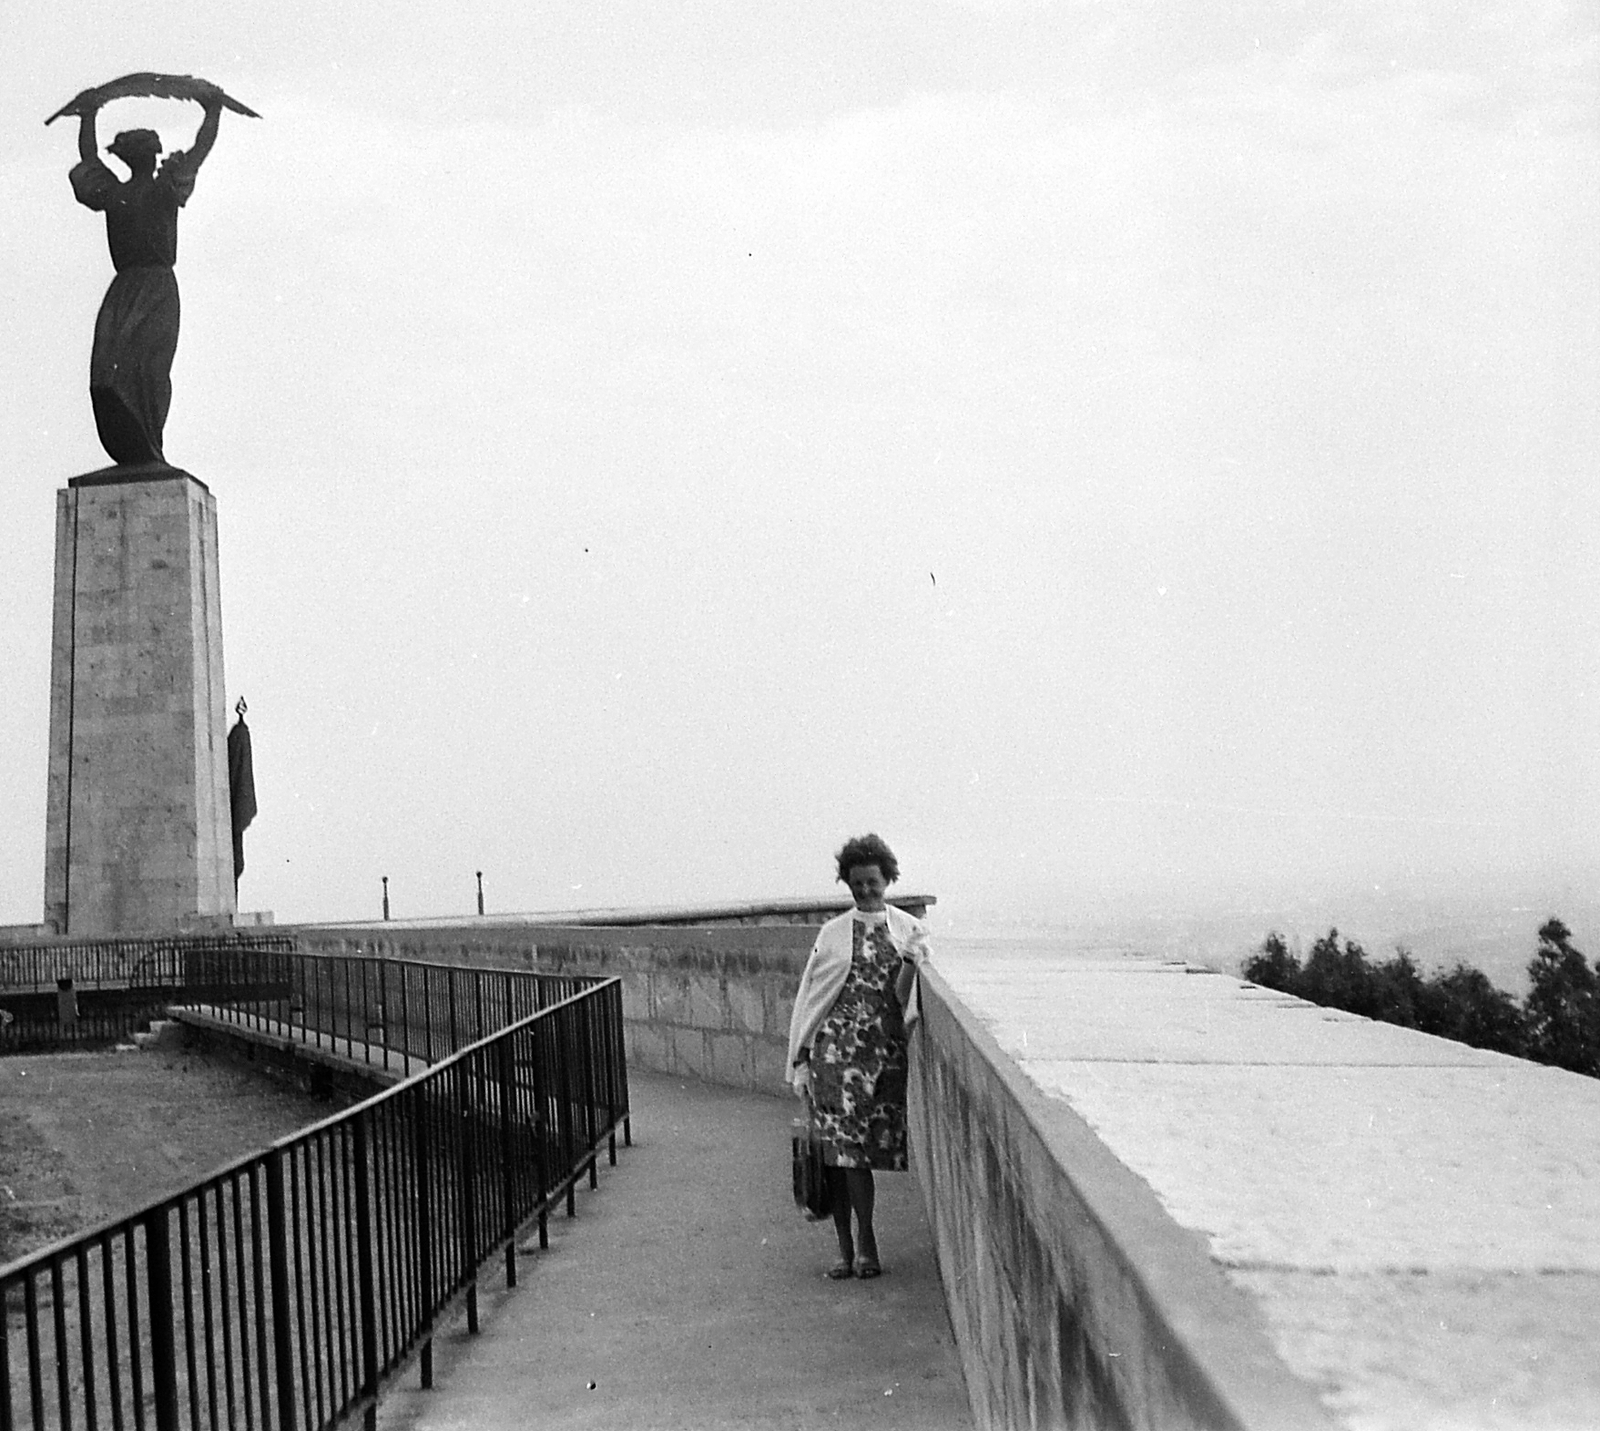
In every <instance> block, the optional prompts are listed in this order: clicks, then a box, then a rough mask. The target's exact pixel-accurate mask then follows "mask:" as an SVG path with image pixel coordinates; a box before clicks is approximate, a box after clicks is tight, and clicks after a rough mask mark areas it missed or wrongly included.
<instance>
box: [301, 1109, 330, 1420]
mask: <svg viewBox="0 0 1600 1431" xmlns="http://www.w3.org/2000/svg"><path fill="white" fill-rule="evenodd" d="M326 1144H327V1135H326V1134H319V1135H318V1136H317V1137H316V1139H315V1140H314V1141H313V1143H312V1144H308V1145H307V1148H306V1157H307V1163H306V1169H307V1177H308V1179H310V1180H311V1183H312V1184H313V1185H314V1189H315V1193H316V1199H315V1207H314V1208H313V1204H312V1190H313V1188H312V1186H308V1187H307V1189H306V1222H307V1223H308V1224H311V1223H312V1220H313V1219H315V1224H314V1225H315V1229H316V1230H315V1231H314V1232H313V1233H312V1234H311V1235H310V1236H309V1237H308V1238H307V1242H308V1243H309V1247H308V1256H309V1257H310V1260H311V1345H312V1346H313V1347H315V1348H316V1352H317V1376H316V1392H317V1419H316V1425H318V1426H326V1425H327V1424H328V1400H329V1398H328V1397H325V1396H324V1395H323V1382H324V1379H325V1378H326V1379H328V1380H330V1381H331V1378H332V1371H331V1364H330V1362H329V1356H330V1355H331V1349H330V1346H329V1343H330V1342H331V1341H332V1326H331V1322H332V1317H331V1311H332V1309H331V1308H328V1255H327V1249H328V1198H327V1191H328V1187H327V1176H328V1173H327V1159H326V1158H325V1157H324V1150H325V1147H326ZM313 1162H314V1163H315V1172H313V1171H312V1164H313ZM325 1308H326V1309H327V1310H328V1311H329V1313H330V1316H329V1321H330V1326H329V1336H327V1337H324V1336H323V1335H322V1318H323V1311H324V1309H325ZM308 1419H309V1418H308Z"/></svg>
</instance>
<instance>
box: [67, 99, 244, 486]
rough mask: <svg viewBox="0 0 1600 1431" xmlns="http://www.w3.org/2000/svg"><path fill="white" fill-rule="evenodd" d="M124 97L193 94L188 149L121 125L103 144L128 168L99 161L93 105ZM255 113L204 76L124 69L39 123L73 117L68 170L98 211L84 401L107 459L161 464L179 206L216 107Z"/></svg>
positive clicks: (81, 196) (208, 138)
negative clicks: (106, 274) (102, 292)
mask: <svg viewBox="0 0 1600 1431" xmlns="http://www.w3.org/2000/svg"><path fill="white" fill-rule="evenodd" d="M130 95H156V96H160V97H163V98H170V99H192V100H194V101H195V102H196V103H198V104H200V105H201V106H202V107H203V108H204V109H205V119H204V121H203V122H202V123H201V125H200V132H199V134H198V135H196V136H195V141H194V145H193V147H192V148H190V149H189V150H188V151H186V152H185V151H182V150H179V151H177V152H175V153H172V154H169V155H167V158H166V160H165V162H163V163H162V164H161V165H160V166H159V167H157V163H156V161H157V159H158V158H159V157H160V154H161V150H162V144H161V136H160V135H159V134H157V133H156V132H155V131H154V130H153V129H128V130H124V131H123V132H122V133H120V134H118V135H117V136H116V138H115V139H113V140H112V141H111V143H110V144H109V145H107V146H106V148H107V152H108V153H111V154H113V155H115V156H116V157H117V158H118V159H120V160H121V161H122V162H123V163H124V164H126V165H127V166H128V168H129V169H130V170H131V171H132V172H131V173H130V175H129V177H128V178H127V179H125V180H124V179H118V178H117V176H116V174H115V173H113V172H112V170H111V169H109V168H107V166H106V165H105V164H104V163H102V162H101V159H100V147H99V141H98V138H97V136H96V133H95V121H96V119H97V117H98V115H99V111H100V108H101V106H102V105H104V104H106V103H107V102H109V101H110V100H113V99H121V98H125V97H127V96H130ZM225 108H227V109H232V110H235V111H236V112H238V113H242V114H251V115H253V114H254V111H253V110H249V109H246V108H245V107H244V106H243V105H242V104H240V103H239V102H238V101H237V100H234V99H230V98H229V97H228V96H227V95H225V94H224V93H223V92H222V90H221V89H220V88H218V87H217V86H216V85H214V84H211V83H210V82H209V81H207V80H197V79H193V78H191V77H189V76H187V75H151V74H142V75H128V76H125V77H124V78H123V79H120V80H113V81H112V82H111V83H110V84H107V85H101V86H99V87H98V88H96V89H89V90H85V91H84V92H83V93H82V94H80V95H79V96H78V97H77V98H76V99H74V100H73V101H72V102H71V103H70V104H68V105H65V106H64V107H63V108H62V109H60V110H58V111H57V112H56V113H55V114H53V115H51V116H50V119H48V120H46V121H45V123H47V124H48V123H50V122H51V120H55V119H59V118H60V117H61V116H62V115H77V116H78V155H79V162H78V163H77V164H75V165H74V166H73V168H72V172H71V174H70V175H69V177H70V179H71V180H72V192H73V194H74V195H75V196H76V197H77V200H78V202H79V203H80V204H83V205H85V206H86V207H88V208H91V209H95V210H98V211H103V212H104V214H105V216H106V239H107V241H108V242H109V244H110V246H111V262H112V264H113V266H114V267H115V268H116V270H117V276H116V277H115V278H113V279H112V280H111V287H110V288H108V289H107V290H106V296H105V299H104V300H103V301H102V302H101V304H100V314H99V316H98V317H97V318H96V319H95V325H94V352H93V354H92V356H91V357H90V360H89V397H90V399H91V401H92V402H93V404H94V420H95V426H96V427H97V428H98V429H99V431H100V442H101V445H102V446H103V447H104V448H105V450H106V452H107V453H109V454H110V456H111V459H112V461H113V462H117V463H120V464H124V465H141V464H148V463H164V462H165V461H166V457H165V455H164V454H163V452H162V448H161V433H162V429H163V428H165V426H166V422H167V409H168V407H169V406H170V405H171V403H172V358H173V354H174V353H175V352H176V351H177V347H178V280H177V278H176V277H175V276H174V274H173V271H172V269H173V265H174V264H175V263H176V262H177V258H178V210H179V209H181V208H182V207H183V206H184V205H185V204H186V203H188V201H189V195H190V194H192V193H193V192H194V180H195V173H196V171H197V170H198V169H199V168H200V165H201V164H203V163H204V162H205V158H206V156H207V155H208V154H209V153H210V152H211V146H212V145H213V144H214V143H215V142H216V138H217V126H218V123H219V121H220V120H221V118H222V111H223V109H225Z"/></svg>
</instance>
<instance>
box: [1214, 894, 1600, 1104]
mask: <svg viewBox="0 0 1600 1431" xmlns="http://www.w3.org/2000/svg"><path fill="white" fill-rule="evenodd" d="M1571 938H1572V936H1571V931H1570V930H1568V928H1567V927H1566V925H1564V924H1563V923H1562V922H1561V921H1560V920H1559V919H1550V920H1547V921H1546V922H1545V924H1544V926H1543V927H1542V928H1541V929H1540V930H1539V948H1538V951H1537V953H1535V955H1534V957H1533V962H1532V963H1530V964H1529V965H1528V978H1529V980H1530V982H1531V985H1532V988H1531V990H1530V992H1529V994H1528V997H1527V1000H1526V1001H1525V1002H1524V1003H1523V1004H1522V1005H1520V1006H1519V1005H1518V1003H1517V1001H1516V1000H1515V999H1514V998H1512V997H1511V995H1510V994H1508V993H1506V991H1505V990H1504V989H1499V988H1496V987H1495V985H1494V984H1493V983H1491V982H1490V980H1489V978H1488V976H1487V975H1486V974H1484V973H1482V972H1481V971H1480V970H1478V969H1474V968H1472V967H1470V966H1469V965H1467V964H1461V963H1458V964H1457V965H1456V966H1455V967H1454V968H1453V969H1451V970H1449V971H1448V972H1447V973H1438V974H1430V975H1429V976H1428V977H1427V978H1423V977H1422V975H1421V974H1420V973H1419V972H1418V970H1417V964H1416V960H1415V959H1413V958H1412V957H1411V954H1410V951H1408V950H1406V949H1403V948H1402V949H1396V951H1395V955H1394V958H1392V959H1390V960H1388V961H1387V962H1385V963H1382V964H1374V963H1372V962H1371V961H1370V960H1369V959H1368V958H1367V954H1366V951H1365V950H1364V949H1362V947H1361V946H1360V945H1359V944H1357V943H1355V941H1354V940H1350V939H1347V940H1345V942H1344V947H1343V948H1341V947H1340V945H1339V931H1338V930H1337V929H1330V930H1329V931H1328V932H1327V934H1326V935H1324V936H1323V937H1322V938H1321V939H1319V940H1317V942H1316V943H1315V944H1313V945H1312V946H1311V953H1310V954H1309V955H1308V956H1307V958H1306V961H1305V963H1304V964H1301V962H1300V961H1299V960H1298V959H1297V958H1296V957H1295V956H1294V955H1293V954H1291V953H1290V952H1289V947H1288V945H1287V944H1285V943H1284V939H1283V936H1282V935H1281V934H1279V933H1278V932H1277V931H1276V930H1274V931H1273V932H1272V933H1270V934H1268V935H1267V937H1266V939H1265V940H1263V941H1262V944H1261V948H1260V949H1259V950H1258V951H1257V952H1256V953H1255V954H1253V955H1252V956H1251V957H1250V958H1249V959H1247V960H1246V961H1245V965H1244V977H1245V978H1246V979H1248V980H1249V981H1250V982H1251V983H1254V984H1260V985H1262V986H1263V987H1264V988H1268V989H1279V990H1282V991H1283V992H1284V993H1286V994H1294V995H1296V996H1297V997H1299V998H1302V999H1306V1000H1309V1001H1310V1002H1311V1003H1314V1004H1322V1005H1324V1006H1325V1007H1327V1008H1333V1009H1344V1010H1346V1011H1347V1012H1349V1013H1352V1014H1362V1015H1364V1016H1365V1017H1367V1018H1370V1019H1381V1020H1382V1021H1384V1022H1385V1023H1392V1024H1400V1025H1402V1026H1403V1027H1406V1028H1415V1029H1421V1030H1422V1031H1423V1032H1424V1033H1431V1034H1437V1035H1439V1037H1441V1038H1448V1039H1454V1040H1455V1041H1456V1042H1457V1043H1465V1044H1471V1045H1472V1046H1473V1047H1474V1048H1487V1049H1492V1050H1494V1051H1495V1052H1496V1053H1509V1054H1513V1055H1516V1056H1518V1057H1521V1058H1531V1059H1534V1060H1536V1061H1537V1062H1539V1063H1549V1064H1554V1065H1556V1066H1557V1067H1559V1068H1568V1069H1571V1070H1572V1071H1573V1072H1574V1073H1586V1074H1589V1075H1590V1076H1591V1077H1600V960H1596V961H1595V964H1594V966H1593V967H1592V968H1591V967H1590V965H1589V963H1588V961H1586V960H1585V959H1584V957H1583V955H1582V954H1581V953H1579V952H1578V951H1577V950H1576V949H1574V948H1573V947H1572V943H1571Z"/></svg>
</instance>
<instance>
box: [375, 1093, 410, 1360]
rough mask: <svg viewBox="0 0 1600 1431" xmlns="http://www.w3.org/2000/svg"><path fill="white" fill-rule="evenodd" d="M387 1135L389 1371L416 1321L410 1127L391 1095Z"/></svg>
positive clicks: (386, 1118) (385, 1125) (387, 1112)
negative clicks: (408, 1146)
mask: <svg viewBox="0 0 1600 1431" xmlns="http://www.w3.org/2000/svg"><path fill="white" fill-rule="evenodd" d="M384 1137H385V1139H386V1140H387V1143H386V1146H387V1148H388V1154H389V1156H388V1160H387V1162H386V1164H385V1168H384V1196H385V1198H386V1199H387V1200H388V1203H389V1208H390V1214H389V1227H390V1233H389V1235H390V1243H389V1277H390V1288H389V1305H390V1308H391V1310H392V1313H393V1317H394V1329H395V1330H394V1345H393V1346H392V1347H391V1348H390V1353H389V1356H388V1357H387V1358H385V1360H384V1364H383V1365H384V1371H385V1372H387V1371H388V1370H389V1369H390V1368H391V1367H392V1366H394V1365H395V1364H396V1363H398V1362H399V1360H400V1357H401V1355H402V1354H403V1353H404V1351H405V1349H406V1347H407V1345H408V1344H409V1343H410V1341H411V1333H412V1329H413V1328H414V1327H415V1325H416V1321H415V1318H414V1317H413V1315H412V1308H411V1301H412V1293H413V1290H414V1289H413V1287H412V1283H411V1245H412V1241H413V1239H412V1236H411V1226H410V1219H411V1215H412V1209H411V1205H410V1203H409V1202H408V1201H407V1199H406V1197H405V1194H404V1193H403V1192H402V1189H403V1188H404V1187H405V1186H406V1176H405V1162H406V1138H407V1129H406V1124H405V1120H404V1119H403V1118H402V1117H401V1116H400V1103H399V1100H398V1099H390V1101H389V1102H388V1104H386V1105H385V1107H384Z"/></svg>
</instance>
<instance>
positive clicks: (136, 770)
mask: <svg viewBox="0 0 1600 1431" xmlns="http://www.w3.org/2000/svg"><path fill="white" fill-rule="evenodd" d="M234 910H235V897H234V882H233V845H232V831H231V825H230V816H229V805H228V747H227V711H226V698H225V692H224V687H223V672H222V604H221V599H220V595H219V590H218V565H217V510H216V502H215V500H214V499H213V498H212V495H211V493H210V491H209V490H208V489H207V488H206V486H205V484H204V483H202V482H199V481H197V480H196V479H195V478H194V477H191V476H190V475H189V474H188V473H186V472H181V471H179V470H177V469H176V468H138V469H118V468H112V469H109V470H107V471H105V472H97V473H90V474H88V475H87V476H85V477H80V478H76V479H74V480H73V481H72V482H71V483H69V484H68V486H67V487H66V488H65V489H63V490H61V491H59V492H57V494H56V574H55V619H54V626H53V633H52V654H51V670H50V768H49V787H48V800H47V817H46V835H45V924H46V927H47V928H48V929H50V930H51V931H52V932H54V933H57V934H67V935H74V936H106V935H114V934H130V933H151V932H166V931H171V932H177V931H178V930H180V929H185V928H190V929H192V928H194V927H196V926H197V925H200V926H203V925H205V924H206V923H209V922H210V921H212V920H215V921H217V922H218V923H219V924H226V925H230V926H231V924H232V917H233V913H234Z"/></svg>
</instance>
